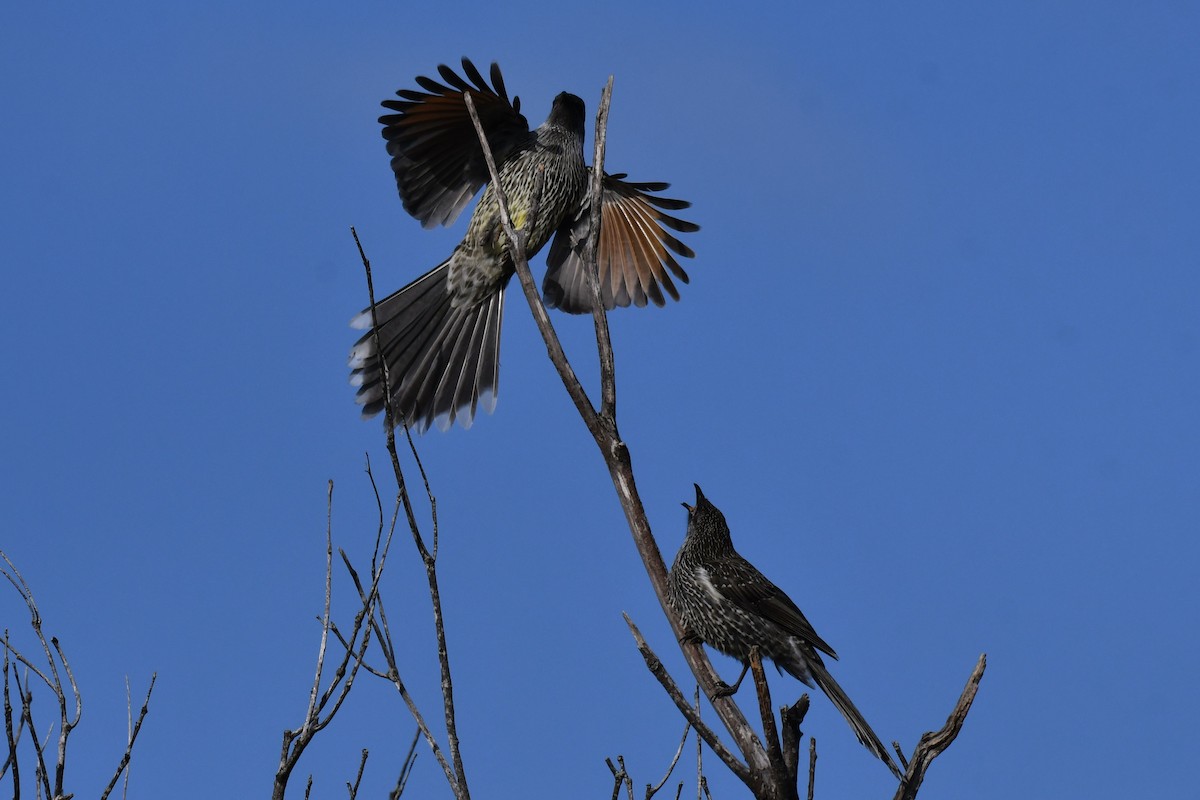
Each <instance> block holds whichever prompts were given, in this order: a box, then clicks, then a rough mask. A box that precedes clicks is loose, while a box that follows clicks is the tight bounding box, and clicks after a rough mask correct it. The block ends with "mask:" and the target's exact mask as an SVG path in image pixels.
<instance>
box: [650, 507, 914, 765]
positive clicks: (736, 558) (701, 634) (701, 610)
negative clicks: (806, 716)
mask: <svg viewBox="0 0 1200 800" xmlns="http://www.w3.org/2000/svg"><path fill="white" fill-rule="evenodd" d="M684 506H685V507H686V508H687V509H688V526H687V536H686V537H685V538H684V540H683V545H682V547H680V548H679V554H678V555H677V556H676V557H675V563H674V565H672V567H671V572H670V575H669V576H668V580H667V589H668V597H669V600H670V603H671V606H672V607H673V608H674V609H675V612H676V613H677V614H679V617H680V619H681V621H682V622H683V624H684V627H685V628H686V629H687V633H688V634H689V635H692V636H695V637H697V638H699V639H700V640H702V641H703V642H704V643H706V644H708V645H709V646H711V647H713V648H716V649H717V650H719V651H721V652H722V653H725V654H726V655H730V656H733V657H734V658H736V659H738V660H740V661H742V662H743V664H746V663H748V661H749V658H750V650H751V648H752V647H754V646H755V645H757V646H758V649H759V653H760V654H761V656H762V657H763V658H769V659H771V660H772V661H774V662H775V666H776V667H778V668H780V669H782V670H786V671H787V672H788V674H790V675H792V676H793V677H795V678H796V679H797V680H800V681H803V682H804V683H806V684H808V685H809V686H813V685H814V683H815V684H816V686H817V687H819V688H820V689H821V691H823V692H824V693H825V694H826V695H827V696H828V697H829V699H830V700H831V701H833V704H834V706H836V707H837V709H838V711H840V712H841V713H842V716H843V717H845V718H846V721H847V722H849V723H850V727H851V728H852V729H853V730H854V734H855V736H857V737H858V740H859V741H860V742H862V743H863V745H864V746H865V747H866V748H867V749H868V750H870V751H871V752H872V753H874V754H875V756H876V757H877V758H879V759H880V760H881V761H883V762H884V763H885V764H887V765H888V767H889V768H890V769H891V770H892V772H893V773H896V774H899V773H898V772H897V770H896V766H895V764H894V763H893V762H892V759H891V756H890V755H889V754H888V752H887V749H886V748H885V747H884V746H883V743H882V742H881V741H880V740H879V737H878V736H876V735H875V732H874V731H873V730H871V726H870V725H868V724H867V721H866V719H864V718H863V715H862V714H861V713H860V712H859V710H858V709H857V708H856V707H855V706H854V703H852V702H851V701H850V698H849V697H848V696H847V695H846V693H845V691H843V690H842V687H841V686H839V685H838V684H837V682H836V681H834V679H833V677H832V676H831V675H830V674H829V671H828V670H827V669H826V668H825V662H824V661H823V660H822V659H821V655H820V653H825V654H826V655H828V656H829V657H831V658H834V659H836V658H837V653H835V652H834V650H833V648H832V647H830V646H829V645H828V644H827V643H826V642H825V640H824V639H822V638H821V637H820V636H818V635H817V632H816V631H815V630H813V627H812V625H811V624H809V622H808V620H807V619H805V617H804V614H803V612H801V611H800V609H799V608H798V607H797V606H796V604H795V603H794V602H792V599H791V598H790V597H788V596H787V595H786V594H784V592H783V590H782V589H780V588H779V587H778V586H776V585H775V584H773V583H771V581H769V580H768V579H767V578H766V576H764V575H763V574H762V573H761V572H759V571H758V570H757V569H755V567H754V565H753V564H751V563H750V562H749V561H747V560H746V559H744V558H742V557H741V556H740V555H739V554H738V552H737V551H736V550H735V549H734V548H733V540H732V538H731V537H730V534H729V525H728V524H727V523H726V522H725V515H724V514H722V513H721V512H720V510H719V509H717V507H716V506H714V505H713V504H712V503H710V502H709V501H708V499H707V498H706V497H705V496H704V495H703V494H702V493H701V491H700V487H699V486H697V487H696V505H695V506H694V507H693V506H688V505H687V504H686V503H685V504H684ZM818 651H820V652H818ZM742 674H743V676H744V675H745V672H744V671H743V673H742ZM739 681H740V679H739Z"/></svg>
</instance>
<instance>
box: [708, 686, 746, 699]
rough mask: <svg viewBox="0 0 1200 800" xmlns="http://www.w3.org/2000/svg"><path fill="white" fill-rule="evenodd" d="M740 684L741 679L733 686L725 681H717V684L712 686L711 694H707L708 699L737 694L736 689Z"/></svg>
mask: <svg viewBox="0 0 1200 800" xmlns="http://www.w3.org/2000/svg"><path fill="white" fill-rule="evenodd" d="M741 685H742V682H741V681H738V682H737V683H735V684H734V685H733V686H730V685H729V684H728V683H726V682H725V681H717V685H716V686H715V687H714V688H713V690H712V694H710V695H709V696H708V699H710V700H720V699H721V698H722V697H733V696H734V695H735V694H737V690H738V689H740V688H741Z"/></svg>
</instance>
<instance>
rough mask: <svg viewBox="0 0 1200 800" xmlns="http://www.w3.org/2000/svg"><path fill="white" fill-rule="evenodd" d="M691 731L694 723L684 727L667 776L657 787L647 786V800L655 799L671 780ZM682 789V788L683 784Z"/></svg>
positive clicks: (685, 724)
mask: <svg viewBox="0 0 1200 800" xmlns="http://www.w3.org/2000/svg"><path fill="white" fill-rule="evenodd" d="M691 729H692V723H690V722H685V723H684V725H683V737H682V738H680V740H679V747H677V748H675V757H674V758H672V759H671V764H670V766H668V767H667V774H666V775H663V777H662V780H661V781H659V782H658V784H657V785H655V786H651V785H650V784H646V800H650V798H652V797H654V795H656V794H657V793H658V790H659V789H661V788H662V787H663V786H665V785H666V783H667V781H669V780H670V779H671V773H672V772H674V771H675V765H676V764H678V763H679V757H680V756H681V755H683V746H684V745H685V744H687V737H688V731H690V730H691ZM680 788H682V784H681V785H680Z"/></svg>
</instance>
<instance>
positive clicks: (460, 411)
mask: <svg viewBox="0 0 1200 800" xmlns="http://www.w3.org/2000/svg"><path fill="white" fill-rule="evenodd" d="M449 264H450V262H449V261H444V262H442V263H441V264H439V265H438V266H437V267H434V268H433V269H432V270H430V271H429V272H427V273H425V274H424V275H422V276H421V277H419V278H417V279H416V280H415V281H413V282H412V283H410V284H408V285H407V286H405V287H404V288H403V289H401V290H400V291H398V292H396V293H395V294H392V295H390V296H388V297H386V298H384V299H383V300H380V301H378V302H377V303H376V314H377V315H378V318H379V351H378V352H377V351H376V345H375V330H374V329H373V327H372V326H373V319H372V316H371V309H370V308H367V309H366V310H364V311H363V312H362V313H361V314H359V315H358V316H356V317H355V318H354V319H353V320H351V322H350V325H351V327H354V328H359V329H367V333H366V334H365V335H364V336H363V337H362V338H361V339H359V340H358V343H357V344H355V345H354V347H353V349H351V351H350V367H351V373H350V383H351V384H352V385H354V386H357V387H358V394H357V396H356V398H355V399H356V400H357V402H358V403H359V404H360V405H361V406H362V407H363V416H364V417H373V416H375V415H376V414H378V413H379V412H380V411H382V410H383V407H384V401H383V376H382V374H381V372H380V362H381V359H380V358H379V353H382V355H383V359H382V360H385V361H386V362H387V367H388V386H389V388H390V389H391V394H392V410H393V414H394V415H395V424H397V425H399V424H400V422H401V420H404V421H406V422H407V423H408V425H409V427H410V428H412V429H413V430H416V431H424V430H426V429H427V428H428V427H429V426H430V425H432V424H434V423H437V425H438V427H439V428H442V429H443V430H445V429H447V428H449V427H450V426H451V425H452V424H453V423H454V421H455V420H458V423H459V424H460V425H462V426H463V427H464V428H466V427H470V425H471V421H472V419H473V418H474V416H475V409H476V408H477V407H478V406H481V405H482V406H483V408H484V409H486V410H487V411H488V412H489V413H490V412H491V411H492V409H493V408H495V405H496V392H497V390H498V388H499V383H500V322H501V318H502V316H503V312H504V290H503V288H501V289H500V291H498V292H496V293H494V294H491V295H489V296H488V297H487V298H485V299H484V300H483V301H482V302H479V303H477V304H475V305H473V306H468V307H458V308H455V307H454V306H453V305H452V304H451V301H450V294H449V292H448V291H447V276H448V274H449V271H450V270H449Z"/></svg>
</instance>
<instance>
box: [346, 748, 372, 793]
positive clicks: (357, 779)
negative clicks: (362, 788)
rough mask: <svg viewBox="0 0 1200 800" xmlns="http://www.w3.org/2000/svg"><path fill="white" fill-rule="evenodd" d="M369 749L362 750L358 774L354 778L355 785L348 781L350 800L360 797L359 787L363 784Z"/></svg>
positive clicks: (347, 787) (347, 788) (347, 789)
mask: <svg viewBox="0 0 1200 800" xmlns="http://www.w3.org/2000/svg"><path fill="white" fill-rule="evenodd" d="M367 754H368V751H367V748H365V747H364V748H363V749H362V758H360V759H359V761H358V774H357V775H355V776H354V783H351V782H350V781H346V791H348V792H349V793H350V800H354V798H356V797H358V787H359V785H361V784H362V777H363V770H365V769H366V768H367Z"/></svg>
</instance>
